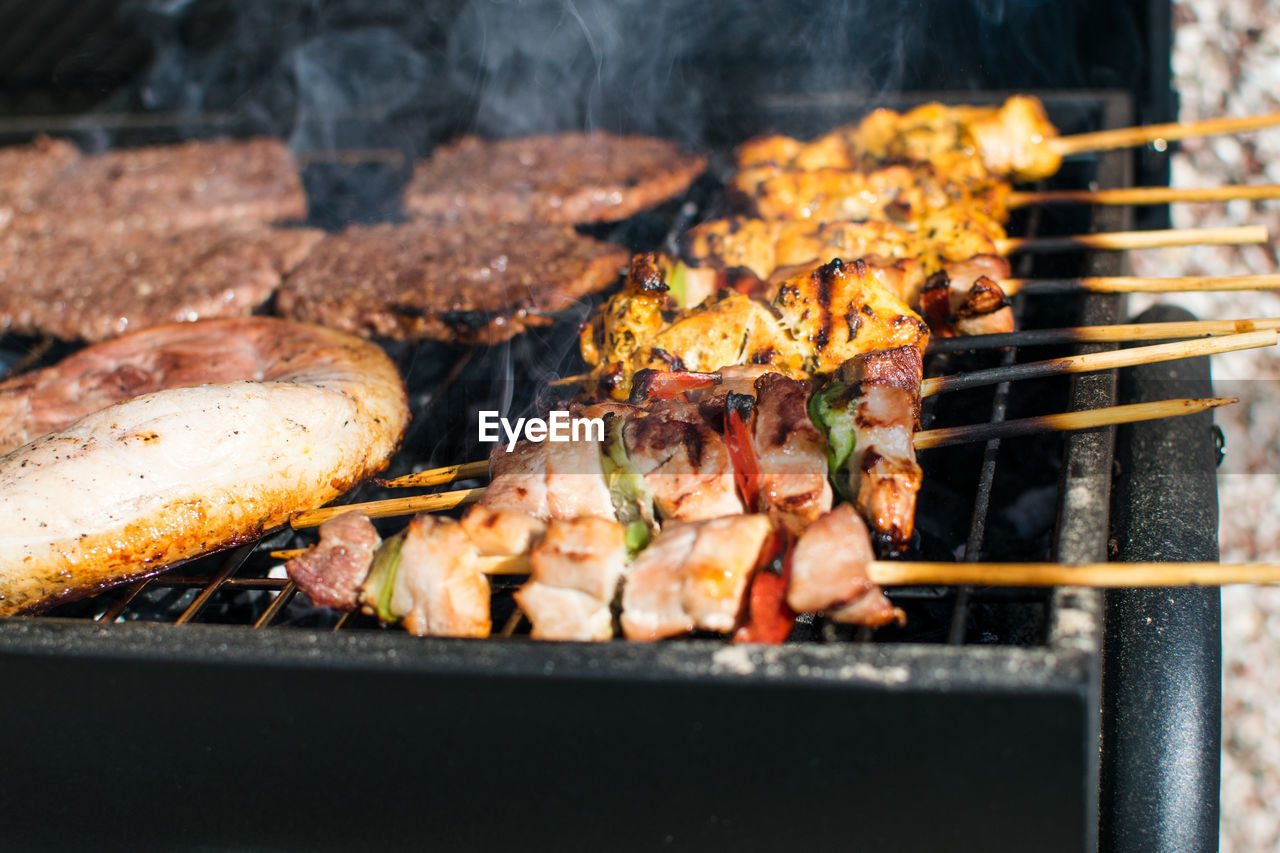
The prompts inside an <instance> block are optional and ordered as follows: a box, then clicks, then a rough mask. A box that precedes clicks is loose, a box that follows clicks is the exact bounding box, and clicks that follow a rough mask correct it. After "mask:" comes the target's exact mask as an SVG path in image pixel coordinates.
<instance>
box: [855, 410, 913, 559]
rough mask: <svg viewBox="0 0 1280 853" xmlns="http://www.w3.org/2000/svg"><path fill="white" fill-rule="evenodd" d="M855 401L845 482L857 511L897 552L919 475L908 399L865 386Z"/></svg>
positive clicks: (906, 535)
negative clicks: (854, 439) (853, 441)
mask: <svg viewBox="0 0 1280 853" xmlns="http://www.w3.org/2000/svg"><path fill="white" fill-rule="evenodd" d="M862 390H863V393H862V396H860V397H859V398H858V399H857V401H856V404H855V405H856V406H857V408H856V412H855V415H854V425H855V426H854V429H855V433H856V435H857V443H856V445H855V446H854V450H853V453H852V454H851V455H850V457H849V468H848V470H849V480H850V485H851V487H852V488H853V489H854V490H856V494H857V497H856V505H857V508H858V511H859V512H861V513H862V515H863V516H864V517H865V518H866V519H867V520H868V521H869V522H870V523H871V527H872V529H873V530H875V531H876V535H877V537H878V538H880V539H882V540H883V542H884V544H885V545H886V547H889V548H892V549H894V550H902V549H905V548H906V547H907V545H908V544H909V543H910V541H911V534H912V532H913V530H914V529H915V514H916V493H917V492H919V491H920V483H921V479H922V473H921V471H920V465H919V464H918V463H917V462H916V453H915V445H914V443H913V440H912V437H913V433H914V426H915V406H914V404H913V400H912V397H911V394H910V393H909V392H907V391H904V390H902V389H901V388H894V387H893V386H890V385H871V386H865V387H864V388H863V389H862Z"/></svg>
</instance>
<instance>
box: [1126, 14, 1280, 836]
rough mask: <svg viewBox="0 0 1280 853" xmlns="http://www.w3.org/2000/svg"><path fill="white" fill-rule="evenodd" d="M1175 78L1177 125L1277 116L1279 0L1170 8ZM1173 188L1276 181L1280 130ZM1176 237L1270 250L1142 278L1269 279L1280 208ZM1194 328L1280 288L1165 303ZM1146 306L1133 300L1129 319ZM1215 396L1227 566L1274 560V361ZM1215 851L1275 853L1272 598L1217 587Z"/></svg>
mask: <svg viewBox="0 0 1280 853" xmlns="http://www.w3.org/2000/svg"><path fill="white" fill-rule="evenodd" d="M1175 15H1176V18H1175V21H1176V31H1175V42H1174V59H1173V70H1174V79H1175V85H1176V86H1177V88H1178V91H1179V93H1180V95H1181V98H1182V102H1181V115H1180V118H1181V119H1182V120H1184V121H1189V120H1194V119H1199V118H1208V117H1212V116H1222V115H1251V114H1256V113H1263V112H1272V111H1276V110H1280V101H1278V100H1277V97H1278V96H1280V0H1186V2H1180V3H1177V4H1176V5H1175ZM1172 183H1173V185H1174V186H1180V187H1193V186H1218V185H1221V184H1226V183H1276V184H1280V129H1277V130H1271V131H1262V132H1258V133H1255V134H1250V135H1248V136H1240V137H1219V138H1216V139H1204V140H1193V141H1188V142H1186V143H1184V144H1183V146H1182V149H1181V151H1180V152H1179V153H1178V154H1177V155H1176V156H1175V157H1174V160H1173V179H1172ZM1173 217H1174V225H1175V226H1177V227H1195V226H1205V227H1208V226H1219V225H1229V224H1244V223H1249V224H1253V223H1260V224H1265V225H1266V226H1267V227H1268V229H1269V230H1270V232H1271V234H1272V235H1273V240H1272V242H1271V243H1270V244H1268V245H1266V246H1261V247H1250V248H1243V249H1240V248H1209V247H1203V248H1195V249H1180V250H1166V251H1160V252H1147V253H1134V258H1133V266H1134V272H1136V273H1138V274H1140V275H1194V274H1213V275H1237V274H1244V273H1274V272H1277V271H1278V269H1280V264H1278V263H1277V251H1276V249H1277V246H1276V241H1275V239H1274V235H1278V234H1280V202H1277V201H1272V202H1257V203H1250V202H1232V203H1230V204H1222V205H1197V206H1190V205H1182V206H1175V208H1174V211H1173ZM1169 301H1176V302H1177V304H1180V305H1183V306H1185V307H1186V308H1188V309H1189V310H1191V311H1193V312H1195V313H1196V314H1197V315H1198V316H1200V317H1202V318H1232V319H1234V318H1238V317H1280V292H1271V293H1250V292H1242V293H1224V294H1185V295H1181V296H1179V297H1177V298H1176V299H1170V300H1169ZM1145 304H1147V301H1143V300H1137V299H1135V300H1131V308H1132V310H1133V313H1137V312H1138V311H1141V310H1142V308H1143V307H1144V305H1145ZM1213 367H1214V378H1215V383H1216V386H1217V391H1218V392H1219V393H1225V394H1231V395H1234V396H1239V397H1240V398H1241V404H1240V405H1239V406H1233V407H1228V408H1226V409H1220V410H1219V414H1218V417H1217V421H1218V424H1219V425H1220V426H1221V427H1222V429H1223V432H1224V433H1225V434H1226V438H1227V451H1228V456H1227V459H1226V461H1225V462H1224V465H1223V467H1222V470H1221V472H1220V474H1219V477H1218V487H1219V500H1220V504H1221V511H1222V524H1221V530H1220V532H1221V542H1222V558H1223V560H1224V561H1230V562H1235V561H1243V560H1269V561H1276V560H1280V353H1278V352H1277V351H1276V350H1275V349H1270V350H1265V351H1264V350H1253V351H1249V352H1241V353H1232V354H1229V355H1226V356H1219V357H1216V358H1215V361H1214V365H1213ZM1222 619H1223V743H1222V823H1221V832H1222V850H1223V851H1226V853H1233V851H1250V853H1253V851H1271V850H1280V808H1277V807H1276V804H1277V803H1280V695H1277V687H1278V686H1280V588H1274V587H1273V588H1266V589H1264V588H1250V587H1233V588H1228V589H1226V590H1224V591H1223V596H1222Z"/></svg>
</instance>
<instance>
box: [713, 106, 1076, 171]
mask: <svg viewBox="0 0 1280 853" xmlns="http://www.w3.org/2000/svg"><path fill="white" fill-rule="evenodd" d="M1057 135H1058V132H1057V129H1056V128H1054V126H1053V125H1052V124H1050V123H1049V119H1048V117H1047V116H1046V114H1045V110H1044V105H1043V104H1042V103H1040V101H1039V100H1038V99H1036V98H1033V97H1029V96H1026V95H1014V96H1013V97H1010V98H1009V99H1008V100H1006V101H1005V102H1004V103H1003V104H1002V105H1000V106H999V107H973V106H956V107H949V106H945V105H943V104H939V103H930V104H924V105H922V106H919V107H916V108H915V109H913V110H909V111H908V112H906V113H898V112H895V111H894V110H886V109H880V110H876V111H874V112H872V113H870V114H869V115H868V116H867V117H866V118H864V119H863V120H862V121H860V122H858V123H857V124H853V125H848V126H845V127H840V128H836V129H835V130H833V131H831V132H829V133H827V134H826V135H824V136H822V137H819V138H818V139H816V140H814V141H813V142H809V143H803V142H797V141H796V140H794V139H788V138H786V137H777V136H767V137H759V138H757V139H753V140H749V141H748V142H746V143H744V144H743V145H742V146H741V147H740V148H739V149H738V166H739V168H743V169H746V168H749V167H752V166H759V165H763V164H773V165H777V166H786V167H789V168H793V169H817V168H825V167H834V168H838V169H862V170H865V169H868V168H875V167H876V166H879V165H886V164H892V163H931V164H933V165H934V166H935V167H937V168H938V169H939V170H940V171H942V172H945V173H946V174H947V175H948V176H949V177H950V178H951V179H952V180H956V181H983V180H987V179H990V178H993V177H994V178H1003V179H1005V180H1011V181H1014V182H1024V181H1037V180H1041V179H1043V178H1046V177H1049V176H1050V175H1052V174H1054V173H1055V172H1056V171H1057V170H1058V167H1059V165H1060V164H1061V161H1062V158H1061V156H1060V155H1059V154H1058V153H1057V152H1056V151H1055V150H1054V149H1053V147H1052V146H1051V145H1050V144H1049V142H1050V140H1052V139H1053V138H1054V137H1056V136H1057Z"/></svg>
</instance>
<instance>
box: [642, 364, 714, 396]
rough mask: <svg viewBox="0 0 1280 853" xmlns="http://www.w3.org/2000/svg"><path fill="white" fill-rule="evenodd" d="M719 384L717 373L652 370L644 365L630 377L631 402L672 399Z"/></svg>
mask: <svg viewBox="0 0 1280 853" xmlns="http://www.w3.org/2000/svg"><path fill="white" fill-rule="evenodd" d="M719 384H720V374H719V373H697V372H695V371H692V370H654V369H653V368H651V367H646V368H644V369H643V370H637V371H636V373H635V376H633V377H631V397H630V401H631V402H632V403H643V402H644V401H645V400H674V399H676V398H677V397H679V396H680V395H681V394H683V393H685V392H686V391H696V390H698V389H699V388H712V387H714V386H716V385H719Z"/></svg>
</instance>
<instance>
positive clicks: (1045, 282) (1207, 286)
mask: <svg viewBox="0 0 1280 853" xmlns="http://www.w3.org/2000/svg"><path fill="white" fill-rule="evenodd" d="M1000 289H1001V290H1003V291H1004V292H1005V295H1006V296H1012V295H1013V294H1015V293H1019V292H1022V293H1027V294H1033V295H1036V296H1043V295H1046V294H1063V293H1189V292H1192V291H1195V292H1206V293H1208V292H1220V291H1237V290H1280V275H1276V274H1264V275H1229V276H1220V275H1185V276H1174V277H1172V278H1146V277H1143V276H1132V275H1112V276H1106V275H1102V276H1085V277H1083V278H1006V279H1004V280H1002V281H1001V282H1000Z"/></svg>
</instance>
